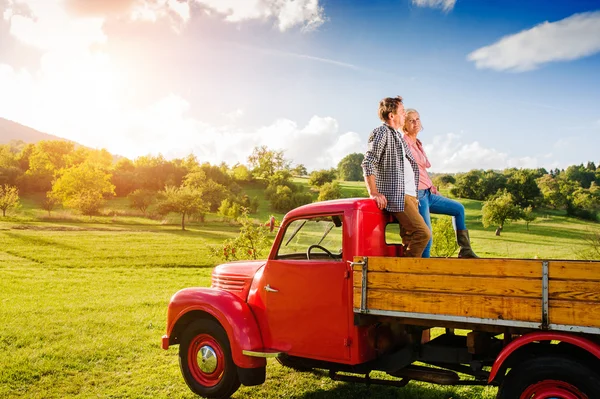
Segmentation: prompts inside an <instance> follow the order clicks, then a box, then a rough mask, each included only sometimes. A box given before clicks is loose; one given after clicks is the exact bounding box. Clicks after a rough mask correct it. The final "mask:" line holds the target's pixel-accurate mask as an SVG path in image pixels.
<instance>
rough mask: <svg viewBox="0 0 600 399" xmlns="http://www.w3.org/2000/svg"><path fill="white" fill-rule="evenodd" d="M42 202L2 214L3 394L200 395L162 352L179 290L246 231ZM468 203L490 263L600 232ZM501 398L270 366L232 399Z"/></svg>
mask: <svg viewBox="0 0 600 399" xmlns="http://www.w3.org/2000/svg"><path fill="white" fill-rule="evenodd" d="M342 187H343V188H344V193H345V194H346V195H347V196H353V197H355V196H362V195H361V194H366V192H364V191H361V190H364V186H363V183H362V182H343V183H342ZM248 193H249V194H250V195H257V196H259V198H260V199H261V205H260V206H261V209H260V210H259V213H258V214H256V215H254V216H255V217H256V218H257V219H259V220H266V218H265V216H266V215H268V214H270V213H269V210H268V208H267V207H266V206H267V203H266V202H265V201H264V199H263V198H262V196H261V194H262V192H261V189H260V187H257V186H256V187H250V188H248ZM38 200H39V199H38V198H35V197H28V198H24V199H23V201H22V207H21V208H20V209H18V210H16V211H11V212H10V215H9V216H7V217H6V218H1V217H0V275H1V276H2V278H0V303H2V304H3V305H2V306H0V364H1V365H2V368H1V370H2V371H1V372H0V398H18V397H27V398H37V397H39V398H42V397H43V398H57V399H58V398H68V397H78V398H98V397H101V398H108V397H111V398H165V399H166V398H189V399H192V398H196V397H197V396H195V395H193V394H192V393H191V391H190V390H189V389H188V388H187V386H186V385H185V383H184V381H183V379H182V377H181V375H180V371H179V367H178V355H177V350H178V348H177V347H172V348H170V349H169V350H167V351H163V350H161V349H160V339H161V336H162V334H164V331H165V321H166V310H167V305H168V303H169V298H170V297H171V295H173V294H174V293H175V292H177V291H178V290H179V289H182V288H185V287H192V286H208V285H209V284H210V274H211V269H212V267H213V266H214V265H215V264H217V263H218V262H219V260H218V259H215V258H213V257H212V256H211V252H210V250H209V248H210V246H212V245H215V246H218V245H219V244H220V243H222V242H223V241H224V240H225V239H227V238H230V237H234V236H235V235H236V234H237V231H238V226H236V225H233V224H231V223H230V222H227V221H222V220H221V218H220V217H218V216H216V215H209V216H208V217H207V220H206V222H204V223H200V222H191V223H188V224H187V229H188V230H186V231H181V230H180V226H179V217H178V216H176V215H172V216H170V217H167V218H165V219H162V220H151V219H147V218H143V217H141V215H139V214H137V213H136V212H135V211H132V210H131V209H129V207H128V205H127V200H126V199H114V200H111V201H109V202H108V203H107V205H106V207H105V208H104V210H103V215H102V216H94V217H92V218H88V217H82V216H79V215H76V214H73V213H72V212H71V211H69V210H64V209H59V210H57V211H54V212H53V213H52V217H51V218H49V217H48V216H47V213H46V212H45V211H43V210H41V209H39V206H38V205H37V201H38ZM461 202H463V203H464V205H465V208H466V210H467V218H468V226H469V228H470V230H471V236H472V240H473V247H474V249H475V251H476V252H477V253H478V254H479V255H480V256H487V257H512V258H523V257H525V258H529V257H536V256H537V257H540V258H571V259H572V258H576V257H577V256H578V252H580V251H583V250H584V249H585V240H584V239H585V236H586V234H587V233H588V232H589V231H597V230H598V227H599V225H598V224H597V223H590V222H584V221H580V220H576V219H572V218H567V217H565V216H564V215H562V214H560V213H555V212H552V213H551V212H548V213H540V214H538V219H537V220H536V221H534V222H532V223H531V224H530V226H529V230H527V228H526V226H525V224H524V223H522V222H517V223H513V224H509V225H507V226H506V227H505V230H504V231H503V233H502V236H500V237H497V236H495V235H494V229H493V228H488V229H484V228H483V226H482V225H481V222H480V218H481V202H479V201H461ZM277 216H278V218H279V219H280V218H281V216H282V215H277ZM373 377H383V376H381V375H379V374H377V375H373ZM496 391H497V389H496V388H494V387H469V386H463V387H458V386H457V387H453V386H445V387H444V386H436V385H432V384H427V383H419V382H410V383H409V384H408V385H407V386H406V387H404V388H401V389H398V388H393V387H386V386H377V385H373V386H370V387H367V386H365V385H360V384H356V385H355V384H349V383H343V382H335V381H332V380H330V379H329V378H328V377H327V375H326V374H325V373H324V372H320V371H319V370H316V371H314V372H295V371H292V370H290V369H287V368H284V367H282V366H280V365H279V364H278V363H276V362H275V361H272V360H270V361H269V363H268V366H267V381H266V383H265V384H263V385H261V386H257V387H242V388H241V389H240V390H239V391H238V392H237V393H236V394H235V395H233V398H234V399H250V398H272V399H275V398H282V397H286V398H311V399H330V398H334V399H335V398H339V399H342V398H344V399H346V398H349V399H359V398H360V399H362V398H365V397H369V398H372V399H384V398H386V399H387V398H399V399H417V398H418V399H447V398H453V399H476V398H477V399H492V398H495V396H496Z"/></svg>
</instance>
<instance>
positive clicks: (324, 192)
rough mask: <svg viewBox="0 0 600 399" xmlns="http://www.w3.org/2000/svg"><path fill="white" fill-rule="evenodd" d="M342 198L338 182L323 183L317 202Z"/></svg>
mask: <svg viewBox="0 0 600 399" xmlns="http://www.w3.org/2000/svg"><path fill="white" fill-rule="evenodd" d="M338 198H342V190H341V188H340V184H339V183H338V182H333V183H325V184H323V185H322V186H321V189H320V190H319V197H318V198H317V201H327V200H333V199H338Z"/></svg>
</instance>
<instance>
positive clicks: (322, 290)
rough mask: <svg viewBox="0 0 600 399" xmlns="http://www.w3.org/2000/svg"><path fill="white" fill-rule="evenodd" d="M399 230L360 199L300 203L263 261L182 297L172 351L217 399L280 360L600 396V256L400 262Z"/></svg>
mask: <svg viewBox="0 0 600 399" xmlns="http://www.w3.org/2000/svg"><path fill="white" fill-rule="evenodd" d="M398 227H399V226H398V224H397V222H395V220H394V219H393V217H391V216H390V215H389V214H387V213H385V212H382V211H380V210H379V209H378V208H377V206H376V205H375V203H374V201H372V200H370V199H364V198H363V199H342V200H335V201H326V202H318V203H313V204H309V205H305V206H302V207H299V208H297V209H294V210H292V211H290V212H289V213H288V214H287V215H286V216H285V217H284V219H283V220H282V222H281V226H280V228H279V231H278V232H277V235H276V238H275V240H274V243H273V247H272V248H271V251H270V253H269V256H268V259H267V260H263V261H238V262H232V263H228V264H223V265H220V266H217V267H215V269H214V270H213V273H212V285H211V287H210V288H202V287H198V288H186V289H183V290H181V291H179V292H177V293H176V294H175V295H174V296H173V297H172V299H171V301H170V304H169V308H168V316H167V317H168V319H167V333H166V335H164V336H163V338H162V347H163V349H167V348H169V346H171V345H177V344H178V345H179V363H180V367H181V372H182V374H183V378H184V379H185V382H186V383H187V385H188V386H189V388H190V389H191V390H192V391H193V392H195V393H196V394H198V395H201V396H204V397H207V398H226V397H229V396H230V395H232V394H233V393H234V392H235V391H236V390H237V389H238V388H239V386H240V384H244V385H258V384H261V383H263V382H264V381H265V368H266V360H267V358H270V357H274V358H277V360H278V361H279V362H280V363H282V364H283V365H286V366H289V367H291V368H294V369H297V370H309V369H311V368H318V369H325V370H328V371H329V376H330V377H331V378H333V379H335V380H341V381H350V382H364V383H369V384H386V385H395V386H398V387H402V386H404V385H406V384H407V383H408V382H409V381H410V380H415V381H426V382H430V383H436V384H447V385H458V384H466V385H488V384H490V385H493V386H498V387H499V389H498V398H501V399H515V398H517V399H532V398H536V399H544V398H562V399H573V398H576V399H584V398H586V399H598V398H600V262H590V261H564V260H549V261H546V260H529V259H457V258H454V259H445V258H430V259H420V258H404V257H402V251H403V247H402V245H401V244H400V243H399V237H398ZM457 329H458V330H459V331H456V330H457ZM465 330H466V331H465ZM430 331H433V332H434V333H433V334H431V337H430V335H429V333H430ZM459 332H460V333H459ZM415 363H418V364H415ZM373 371H380V372H383V373H387V374H388V375H389V376H392V377H395V378H390V377H386V378H381V377H380V378H373V377H372V376H371V372H373Z"/></svg>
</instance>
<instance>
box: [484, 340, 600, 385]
mask: <svg viewBox="0 0 600 399" xmlns="http://www.w3.org/2000/svg"><path fill="white" fill-rule="evenodd" d="M535 341H560V342H565V343H568V344H571V345H574V346H577V347H579V348H581V349H583V350H584V351H586V352H588V353H590V354H592V355H593V356H595V357H597V358H598V359H600V345H598V344H597V343H595V342H593V341H591V340H589V339H587V338H585V337H581V336H578V335H573V334H568V333H563V332H551V331H544V332H534V333H530V334H526V335H523V336H521V337H519V338H517V339H515V340H514V341H512V342H510V343H509V344H508V345H506V346H505V347H504V349H502V351H501V352H500V354H499V355H498V357H497V358H496V361H495V362H494V365H493V366H492V370H491V371H490V376H489V378H488V383H491V382H492V381H494V379H495V378H496V375H497V374H498V371H500V369H501V368H502V366H503V364H504V363H505V361H506V360H507V359H508V358H509V357H510V355H512V354H513V353H514V352H515V351H516V350H517V349H519V348H522V347H524V346H526V345H528V344H531V343H533V342H535Z"/></svg>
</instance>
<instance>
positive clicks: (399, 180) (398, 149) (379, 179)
mask: <svg viewBox="0 0 600 399" xmlns="http://www.w3.org/2000/svg"><path fill="white" fill-rule="evenodd" d="M405 149H406V158H407V159H408V160H409V162H410V164H411V165H412V167H413V171H414V172H415V182H417V184H418V182H419V166H418V165H417V162H416V161H415V159H414V157H413V155H412V153H411V152H410V148H408V145H407V144H406V142H405V141H404V139H403V138H402V135H401V134H400V133H399V132H398V131H396V130H394V129H392V128H391V127H389V126H388V125H386V124H383V125H381V126H379V127H377V128H375V129H374V130H373V132H371V135H370V136H369V141H368V148H367V152H366V153H365V159H364V160H363V162H362V168H363V172H364V175H365V176H371V175H374V176H375V184H376V186H377V191H379V192H380V193H381V194H383V195H384V196H385V198H386V199H387V206H386V207H385V209H386V210H387V211H389V212H403V211H404V195H405V191H406V190H405V186H404V160H405V159H406V158H405V157H404V151H405Z"/></svg>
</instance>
